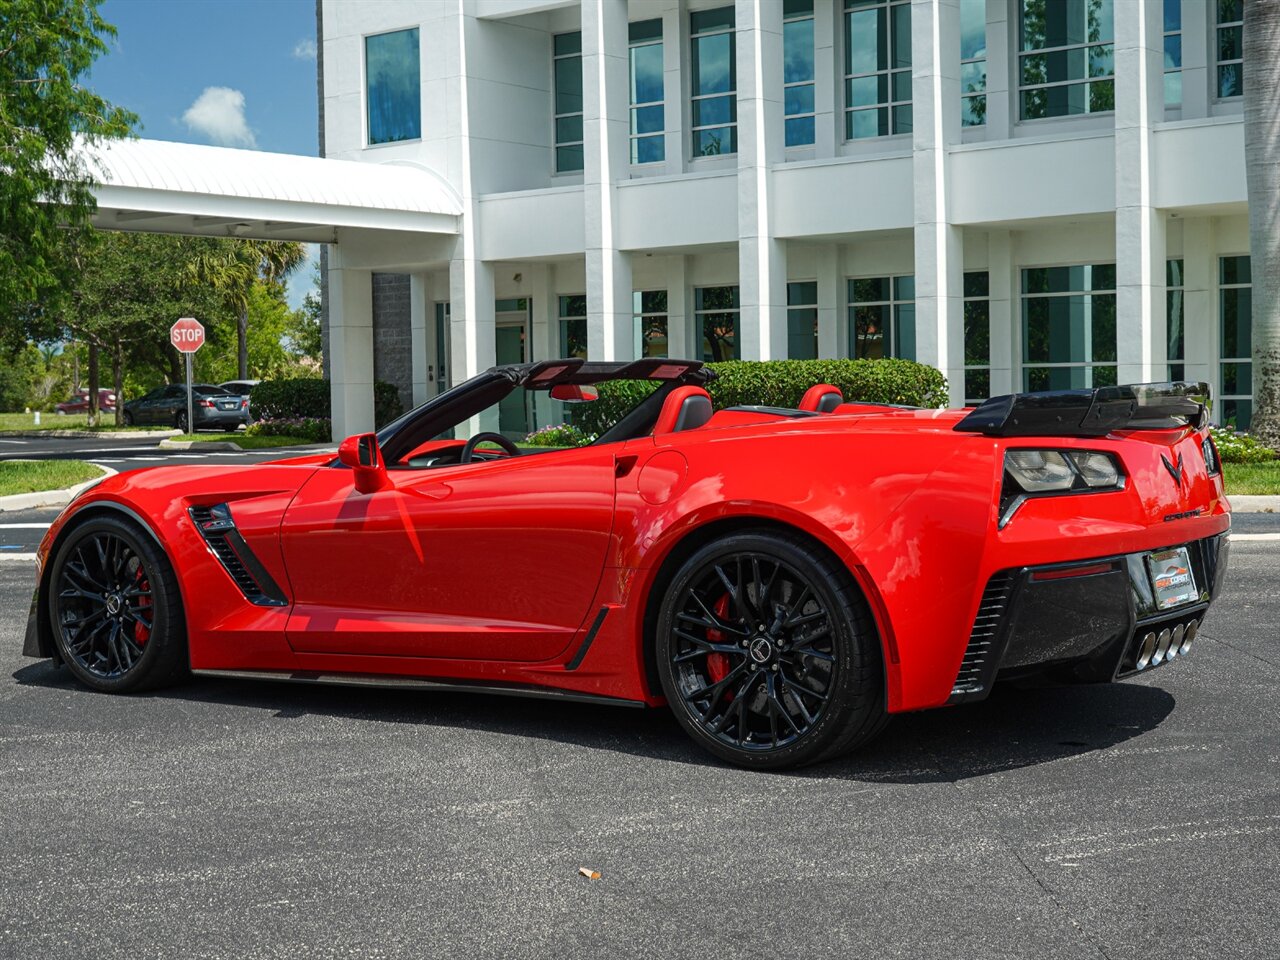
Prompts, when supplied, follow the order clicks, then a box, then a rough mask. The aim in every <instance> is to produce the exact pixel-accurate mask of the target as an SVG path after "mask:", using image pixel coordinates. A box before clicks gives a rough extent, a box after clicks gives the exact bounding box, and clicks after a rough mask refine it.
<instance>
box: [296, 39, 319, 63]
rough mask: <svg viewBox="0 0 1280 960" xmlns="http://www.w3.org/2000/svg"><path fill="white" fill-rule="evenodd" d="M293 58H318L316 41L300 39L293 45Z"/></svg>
mask: <svg viewBox="0 0 1280 960" xmlns="http://www.w3.org/2000/svg"><path fill="white" fill-rule="evenodd" d="M293 58H294V59H295V60H314V59H315V58H316V42H315V41H314V40H310V39H308V40H299V41H298V42H297V43H295V44H294V45H293Z"/></svg>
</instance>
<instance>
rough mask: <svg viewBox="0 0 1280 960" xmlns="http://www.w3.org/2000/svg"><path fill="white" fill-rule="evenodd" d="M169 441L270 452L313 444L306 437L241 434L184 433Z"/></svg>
mask: <svg viewBox="0 0 1280 960" xmlns="http://www.w3.org/2000/svg"><path fill="white" fill-rule="evenodd" d="M169 439H170V440H183V441H190V442H192V443H226V442H228V441H230V442H231V443H234V444H236V445H237V446H238V447H240V449H241V450H270V449H271V448H272V447H296V446H297V445H298V444H300V443H314V442H315V441H313V440H308V439H307V438H306V437H248V436H245V435H244V434H243V433H196V434H191V433H184V434H180V435H179V436H176V437H169Z"/></svg>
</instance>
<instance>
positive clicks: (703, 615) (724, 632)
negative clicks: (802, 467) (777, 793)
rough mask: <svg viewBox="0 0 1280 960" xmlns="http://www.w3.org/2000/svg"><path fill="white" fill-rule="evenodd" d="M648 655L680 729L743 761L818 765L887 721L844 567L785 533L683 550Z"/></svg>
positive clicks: (874, 643)
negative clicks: (686, 553) (688, 551)
mask: <svg viewBox="0 0 1280 960" xmlns="http://www.w3.org/2000/svg"><path fill="white" fill-rule="evenodd" d="M655 653H656V656H657V665H658V673H659V676H660V678H661V681H662V688H663V692H664V693H665V695H666V697H667V701H668V703H669V704H670V706H671V709H672V711H673V712H674V713H675V716H676V719H677V720H678V721H679V723H680V725H681V726H682V727H684V729H685V730H686V731H687V732H688V733H689V735H690V736H691V737H692V738H693V739H694V740H695V741H697V742H698V743H699V744H700V745H701V746H703V747H704V748H706V749H707V750H709V751H710V752H711V753H714V754H716V755H717V756H719V757H722V758H723V759H725V760H728V761H730V762H732V763H736V764H739V765H741V766H745V767H752V768H757V769H781V768H785V767H796V766H802V765H804V764H809V763H815V762H817V761H820V760H826V759H828V758H831V757H834V756H836V755H838V754H840V753H843V752H845V751H847V750H850V749H852V748H854V747H855V746H858V745H859V744H861V743H864V742H866V741H867V740H869V739H871V738H872V737H873V736H875V735H876V734H877V733H878V732H879V731H880V730H881V728H882V727H883V726H884V724H885V722H886V720H887V715H886V713H885V703H884V682H883V665H882V661H881V655H880V645H879V642H878V639H877V636H876V633H875V628H874V625H873V623H872V620H871V616H870V613H869V611H868V609H867V605H866V601H865V600H864V598H863V597H862V594H861V593H860V591H859V590H858V587H857V585H856V584H855V583H854V581H853V579H852V577H851V576H850V574H849V572H848V570H846V569H844V568H843V567H842V566H841V565H840V564H839V563H838V562H837V561H836V560H835V559H834V558H833V557H831V556H829V555H827V554H826V553H825V552H823V551H821V550H818V549H815V548H814V546H813V545H812V544H810V543H809V542H808V541H806V540H805V539H804V538H802V537H799V536H795V535H792V534H789V533H782V532H773V531H768V530H761V531H751V532H744V533H736V534H733V535H730V536H727V537H724V538H723V539H720V540H717V541H715V542H713V543H710V544H708V545H706V546H704V547H702V548H701V549H699V550H698V551H697V552H695V553H694V554H693V555H692V556H691V557H689V559H688V560H686V561H685V563H684V564H683V565H682V566H681V568H680V570H679V571H678V572H677V573H676V575H675V577H674V579H673V580H672V581H671V585H670V587H669V589H668V591H667V594H666V596H665V597H664V599H663V603H662V608H661V611H660V614H659V616H658V624H657V637H656V648H655Z"/></svg>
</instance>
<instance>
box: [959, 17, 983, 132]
mask: <svg viewBox="0 0 1280 960" xmlns="http://www.w3.org/2000/svg"><path fill="white" fill-rule="evenodd" d="M960 122H961V124H962V125H964V126H966V127H978V126H981V125H982V124H984V123H986V122H987V0H960Z"/></svg>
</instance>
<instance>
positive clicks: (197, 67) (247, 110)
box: [90, 0, 318, 306]
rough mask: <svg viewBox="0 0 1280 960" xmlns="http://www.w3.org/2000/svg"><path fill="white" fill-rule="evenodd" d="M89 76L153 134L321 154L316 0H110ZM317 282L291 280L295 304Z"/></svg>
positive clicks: (305, 272) (306, 273) (304, 276)
mask: <svg viewBox="0 0 1280 960" xmlns="http://www.w3.org/2000/svg"><path fill="white" fill-rule="evenodd" d="M100 11H101V13H102V16H103V17H104V18H105V19H106V20H107V22H108V23H112V24H114V25H115V27H116V30H117V31H118V36H117V38H116V41H115V43H114V44H113V45H112V46H111V50H110V52H109V53H107V54H106V55H104V56H103V57H101V58H100V59H99V60H98V61H97V62H96V63H95V64H94V67H93V73H92V75H91V78H90V84H91V85H92V87H93V88H94V90H95V91H96V92H97V93H99V94H101V95H102V96H104V97H106V98H107V99H108V100H110V101H111V102H112V103H116V104H119V105H120V106H122V107H127V108H128V109H130V110H132V111H133V112H134V113H136V114H137V115H138V117H139V118H140V120H141V124H140V129H139V131H138V132H139V134H140V135H141V136H143V137H147V138H150V139H154V140H180V141H184V142H187V143H212V144H218V145H220V146H227V147H244V148H248V149H256V150H269V151H273V152H276V153H297V154H304V155H307V156H316V154H317V152H318V151H317V147H316V60H315V40H316V7H315V0H106V2H105V3H103V4H102V7H101V8H100ZM313 256H314V250H313ZM310 286H311V268H310V267H309V266H308V267H304V268H303V269H302V270H300V271H299V272H298V274H297V275H295V277H294V279H293V281H292V282H291V283H290V291H289V293H290V296H289V300H290V302H291V303H293V304H294V305H295V306H297V305H298V303H300V302H301V299H302V296H303V295H304V294H305V293H306V291H307V290H308V289H310Z"/></svg>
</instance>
